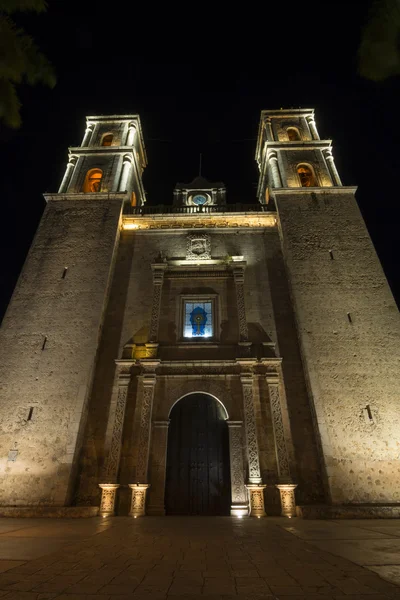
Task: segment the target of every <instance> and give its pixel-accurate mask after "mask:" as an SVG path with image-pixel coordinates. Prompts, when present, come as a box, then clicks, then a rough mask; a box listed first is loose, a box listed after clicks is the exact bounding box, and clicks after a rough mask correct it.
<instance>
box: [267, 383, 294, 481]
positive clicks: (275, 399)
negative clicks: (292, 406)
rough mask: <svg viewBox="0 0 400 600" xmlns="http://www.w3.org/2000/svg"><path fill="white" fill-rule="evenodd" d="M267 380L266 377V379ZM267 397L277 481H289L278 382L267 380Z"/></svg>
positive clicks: (288, 466) (289, 475)
mask: <svg viewBox="0 0 400 600" xmlns="http://www.w3.org/2000/svg"><path fill="white" fill-rule="evenodd" d="M267 381H268V379H267ZM268 390H269V399H270V404H271V416H272V428H273V432H274V442H275V453H276V462H277V467H278V477H279V481H287V482H290V481H291V474H290V465H289V456H288V451H287V446H286V439H285V430H284V426H283V419H282V406H281V397H280V393H279V383H278V382H277V383H271V381H268Z"/></svg>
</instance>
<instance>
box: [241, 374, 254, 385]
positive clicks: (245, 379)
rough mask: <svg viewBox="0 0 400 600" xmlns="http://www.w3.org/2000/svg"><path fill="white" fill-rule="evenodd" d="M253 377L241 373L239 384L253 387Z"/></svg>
mask: <svg viewBox="0 0 400 600" xmlns="http://www.w3.org/2000/svg"><path fill="white" fill-rule="evenodd" d="M253 381H254V376H253V373H241V375H240V382H241V384H242V385H243V386H245V385H248V386H251V387H252V386H253Z"/></svg>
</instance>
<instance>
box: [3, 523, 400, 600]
mask: <svg viewBox="0 0 400 600" xmlns="http://www.w3.org/2000/svg"><path fill="white" fill-rule="evenodd" d="M283 526H284V521H283V520H282V521H279V520H278V519H276V520H274V519H271V520H268V519H266V520H264V521H258V520H250V519H249V520H242V521H238V520H234V519H229V518H215V519H211V518H210V519H208V518H182V519H180V518H146V519H142V520H137V521H136V520H135V521H133V520H132V519H129V518H117V519H111V520H110V521H109V526H108V527H107V528H106V529H104V530H102V531H101V532H100V533H97V534H96V535H95V536H93V537H90V538H87V539H83V540H76V541H72V542H71V540H69V542H68V544H66V545H65V546H64V547H63V548H61V549H59V550H57V551H56V552H53V553H52V554H50V555H48V556H45V557H41V558H39V559H34V560H30V561H15V562H13V561H9V562H11V566H10V565H8V566H10V568H7V569H4V570H3V572H2V569H1V562H2V561H0V598H5V600H52V599H53V598H55V600H78V599H79V600H82V599H84V600H94V599H96V598H97V599H98V600H117V599H119V600H126V599H128V598H129V599H130V600H132V599H133V600H141V598H143V599H144V598H146V599H150V598H151V600H161V599H162V600H166V599H168V598H169V597H171V598H174V597H176V598H179V599H180V600H184V598H190V599H191V600H194V599H195V598H205V597H207V599H208V600H233V599H235V600H265V599H269V600H279V599H280V598H284V599H285V598H286V599H287V600H289V598H290V600H295V598H301V599H302V600H308V599H313V600H342V599H343V600H344V598H346V599H347V600H352V599H353V600H364V599H367V598H368V599H369V600H378V599H379V600H397V599H399V600H400V587H398V586H396V585H394V584H393V583H390V582H388V581H384V580H382V579H381V578H380V577H379V576H378V575H376V574H375V573H373V571H371V570H366V569H364V568H363V567H362V566H360V565H357V564H354V563H352V562H351V561H350V560H348V559H347V558H342V557H341V556H335V555H332V554H330V553H329V552H326V551H322V550H319V549H317V548H316V547H315V546H313V544H312V542H310V541H307V540H304V539H299V538H298V537H295V536H294V535H292V534H291V533H289V532H287V531H285V530H284V529H283ZM78 527H79V524H78ZM299 527H300V525H299ZM54 537H55V536H54ZM71 537H72V534H71ZM77 537H78V536H77ZM4 566H5V567H6V566H7V565H4Z"/></svg>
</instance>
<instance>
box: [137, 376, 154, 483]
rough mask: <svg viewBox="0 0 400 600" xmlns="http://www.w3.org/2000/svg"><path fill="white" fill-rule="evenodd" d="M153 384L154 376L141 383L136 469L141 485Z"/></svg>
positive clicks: (147, 460) (146, 453)
mask: <svg viewBox="0 0 400 600" xmlns="http://www.w3.org/2000/svg"><path fill="white" fill-rule="evenodd" d="M149 379H150V378H149ZM155 383H156V378H155V376H153V377H152V378H151V380H150V381H148V380H147V381H146V380H145V381H143V395H142V409H141V413H140V432H139V444H138V446H139V447H138V459H137V468H136V478H137V480H138V481H139V482H141V483H143V482H145V481H146V480H147V468H148V462H149V442H150V420H151V412H152V408H153V398H154V387H155Z"/></svg>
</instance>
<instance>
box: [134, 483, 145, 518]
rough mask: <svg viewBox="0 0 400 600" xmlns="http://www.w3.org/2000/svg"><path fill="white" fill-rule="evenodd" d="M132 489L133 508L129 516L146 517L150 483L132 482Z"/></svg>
mask: <svg viewBox="0 0 400 600" xmlns="http://www.w3.org/2000/svg"><path fill="white" fill-rule="evenodd" d="M129 487H130V488H131V490H132V500H131V510H130V511H129V516H130V517H134V518H135V519H136V517H144V515H145V514H146V492H147V490H148V488H149V487H150V484H149V483H130V484H129Z"/></svg>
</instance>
